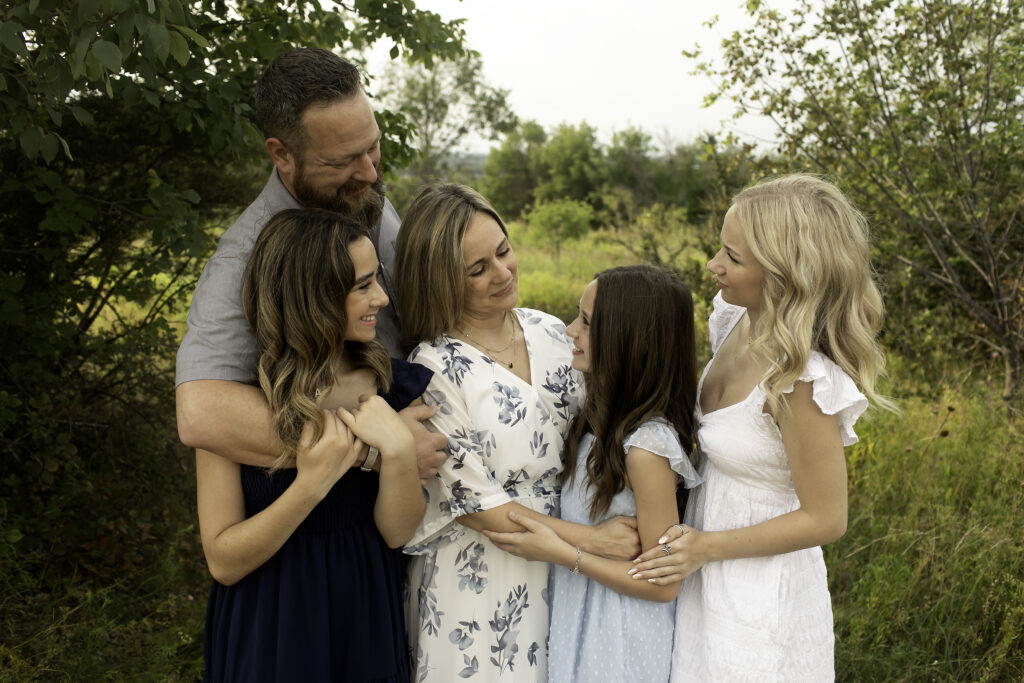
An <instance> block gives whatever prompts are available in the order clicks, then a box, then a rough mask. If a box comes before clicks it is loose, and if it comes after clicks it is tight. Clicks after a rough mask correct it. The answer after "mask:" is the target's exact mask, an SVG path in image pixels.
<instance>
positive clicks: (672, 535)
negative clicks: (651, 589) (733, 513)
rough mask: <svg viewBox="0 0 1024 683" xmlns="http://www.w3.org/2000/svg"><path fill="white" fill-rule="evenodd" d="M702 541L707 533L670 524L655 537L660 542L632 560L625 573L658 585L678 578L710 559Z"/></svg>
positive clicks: (679, 579)
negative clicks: (657, 537)
mask: <svg viewBox="0 0 1024 683" xmlns="http://www.w3.org/2000/svg"><path fill="white" fill-rule="evenodd" d="M706 540H707V534H704V533H701V532H700V531H697V530H696V529H694V528H693V527H690V526H687V525H686V524H675V525H673V526H670V527H669V528H668V531H666V532H665V535H664V536H662V537H661V538H659V539H658V543H660V544H661V545H658V546H655V547H653V548H651V549H650V550H648V551H647V552H645V553H644V554H643V555H641V556H640V557H638V558H636V559H635V560H633V563H634V566H633V568H632V569H630V570H629V571H628V572H627V573H628V574H630V575H631V576H632V577H633V578H634V579H647V580H648V581H649V582H650V583H654V584H658V585H665V584H668V583H672V582H674V581H682V580H683V579H685V578H686V577H687V576H689V575H690V574H692V573H694V572H695V571H697V570H698V569H700V568H701V567H702V566H704V565H705V564H706V563H707V562H709V561H710V559H711V558H710V557H708V555H707V551H706V549H705V546H706V544H707V543H706ZM666 548H668V550H669V552H668V553H666V552H665V549H666Z"/></svg>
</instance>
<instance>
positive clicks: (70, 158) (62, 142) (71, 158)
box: [53, 133, 75, 161]
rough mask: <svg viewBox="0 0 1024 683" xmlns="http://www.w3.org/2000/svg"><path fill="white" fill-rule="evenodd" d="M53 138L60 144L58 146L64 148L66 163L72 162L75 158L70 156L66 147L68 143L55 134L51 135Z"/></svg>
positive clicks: (69, 149) (68, 148)
mask: <svg viewBox="0 0 1024 683" xmlns="http://www.w3.org/2000/svg"><path fill="white" fill-rule="evenodd" d="M53 136H54V137H55V138H57V141H58V142H60V146H61V147H63V148H64V156H66V157H67V158H68V161H74V160H75V157H73V156H71V148H70V147H68V141H67V140H65V139H64V138H62V137H61V136H60V135H57V134H56V133H53Z"/></svg>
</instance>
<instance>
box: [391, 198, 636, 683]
mask: <svg viewBox="0 0 1024 683" xmlns="http://www.w3.org/2000/svg"><path fill="white" fill-rule="evenodd" d="M396 272H398V273H400V274H401V276H400V278H399V279H397V282H396V284H397V288H398V299H399V301H400V302H401V303H400V308H399V313H400V318H401V321H402V328H403V331H404V333H405V335H406V339H407V341H408V342H410V343H412V344H418V345H417V346H416V347H415V348H414V349H413V351H412V354H411V355H410V356H409V359H410V360H411V361H413V362H415V363H419V364H422V365H424V366H426V367H427V368H430V369H431V370H433V371H434V378H433V379H432V380H431V383H430V385H429V386H428V388H427V391H426V392H425V393H424V396H423V398H424V402H425V403H427V404H430V405H436V406H437V408H438V411H437V415H436V416H435V417H434V418H433V420H432V425H433V427H434V428H435V429H437V430H438V431H440V432H442V433H444V434H445V435H447V437H448V446H447V450H448V453H449V458H448V461H447V462H446V464H445V465H444V466H443V467H442V468H441V472H440V473H439V474H438V476H437V477H435V478H434V479H432V480H431V481H429V482H428V483H427V487H426V493H427V497H428V500H427V513H426V516H425V517H424V520H423V523H422V524H421V525H420V528H419V529H418V531H417V532H416V536H415V537H414V538H413V540H412V541H411V542H410V543H409V544H408V545H407V546H406V552H407V553H409V554H412V555H415V557H414V558H413V561H412V562H411V563H410V568H409V585H408V588H409V591H408V595H407V619H406V628H407V629H408V631H409V635H410V647H411V648H412V650H413V654H414V657H415V665H414V666H415V674H414V680H416V681H444V682H445V683H447V682H449V681H453V680H458V679H460V678H466V679H470V680H478V681H484V680H501V681H506V680H519V681H531V682H532V681H538V680H545V679H546V677H547V634H548V608H549V605H548V596H547V586H548V565H547V564H544V563H538V562H528V561H526V560H523V559H521V558H518V557H515V556H513V555H510V554H508V553H505V552H504V551H502V550H500V549H498V548H497V547H496V546H494V545H493V544H492V543H491V541H490V540H488V539H487V537H486V536H484V535H483V534H482V533H480V532H481V531H482V530H484V529H489V530H495V531H515V530H522V527H520V526H519V525H518V524H515V523H514V522H512V521H511V520H510V519H509V517H508V515H509V513H510V512H511V513H517V514H521V515H524V516H528V517H532V518H534V519H538V520H543V521H545V522H546V523H548V524H549V525H550V526H551V527H552V528H553V529H555V531H556V533H558V534H559V535H560V536H562V537H563V538H564V539H565V540H567V541H570V542H571V543H573V545H579V546H581V548H583V549H584V550H587V551H588V552H592V553H595V554H599V555H603V556H611V557H616V558H620V559H628V558H630V557H631V556H634V557H635V552H637V551H638V550H639V542H638V539H637V535H636V529H635V520H632V519H628V518H622V517H616V518H613V519H611V520H608V521H607V522H605V523H604V524H602V525H598V526H595V527H590V526H587V525H577V524H571V523H567V522H562V521H560V520H558V519H552V518H551V517H548V515H551V516H556V515H557V512H558V495H559V481H560V475H561V472H562V448H563V442H564V439H565V433H566V427H567V426H568V424H569V422H570V420H571V419H572V417H573V416H574V415H575V414H576V412H577V410H578V407H579V403H580V390H581V381H580V380H581V378H580V376H579V375H578V373H577V372H576V371H574V370H572V369H571V367H570V363H571V360H572V343H571V342H570V340H569V339H568V337H566V335H565V326H564V325H563V324H562V322H561V321H559V320H558V319H557V318H554V317H552V316H550V315H547V314H545V313H542V312H540V311H534V310H529V309H517V308H515V305H516V302H517V299H518V268H517V263H516V258H515V254H514V252H513V251H512V248H511V245H510V244H509V241H508V231H507V230H506V228H505V225H504V224H503V223H502V221H501V218H500V217H499V216H498V214H497V213H496V212H495V211H494V209H493V208H491V206H490V205H489V204H488V203H487V202H486V200H484V199H483V197H481V196H480V195H479V194H477V193H476V192H474V191H473V190H471V189H470V188H467V187H463V186H459V185H442V186H438V187H431V188H427V189H426V190H424V191H423V192H422V193H421V194H420V196H419V197H417V199H416V201H415V202H414V203H413V206H412V207H411V208H410V210H409V212H408V214H407V215H406V218H405V221H404V222H403V225H402V231H401V233H400V234H399V238H398V242H397V245H396Z"/></svg>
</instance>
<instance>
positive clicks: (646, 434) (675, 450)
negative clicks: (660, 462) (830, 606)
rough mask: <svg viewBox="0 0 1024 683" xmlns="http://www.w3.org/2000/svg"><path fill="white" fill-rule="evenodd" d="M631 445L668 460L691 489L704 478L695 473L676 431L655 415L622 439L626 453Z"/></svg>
mask: <svg viewBox="0 0 1024 683" xmlns="http://www.w3.org/2000/svg"><path fill="white" fill-rule="evenodd" d="M632 446H636V447H637V448H642V449H644V450H645V451H648V452H650V453H654V454H655V455H660V456H661V457H663V458H665V459H666V460H668V464H669V466H670V467H671V468H672V469H673V471H675V472H676V473H678V474H679V475H680V476H682V478H683V481H684V482H686V488H688V489H692V488H693V487H694V486H697V485H699V484H701V483H703V481H704V480H703V479H702V478H701V476H700V475H699V474H697V470H696V469H695V468H694V466H693V463H691V462H690V458H689V457H687V455H686V453H685V452H684V451H683V446H682V444H680V443H679V434H678V432H676V430H675V428H674V427H673V426H672V425H670V424H669V423H668V421H666V420H664V419H662V418H660V417H656V418H653V419H651V420H648V421H647V422H645V423H643V424H642V425H640V426H639V427H637V428H636V430H635V431H633V432H632V433H631V434H630V435H629V436H627V437H626V438H625V439H623V441H622V449H623V450H624V451H625V452H627V453H628V452H629V449H630V447H632Z"/></svg>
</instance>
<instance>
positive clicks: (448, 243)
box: [395, 184, 508, 347]
mask: <svg viewBox="0 0 1024 683" xmlns="http://www.w3.org/2000/svg"><path fill="white" fill-rule="evenodd" d="M480 211H482V212H484V213H486V214H488V215H489V216H491V217H492V218H493V219H494V220H495V221H496V222H497V223H498V226H499V227H500V228H501V231H502V232H503V233H505V236H506V237H507V236H508V229H507V228H506V227H505V223H504V221H502V220H501V216H499V215H498V212H497V211H495V210H494V207H492V206H491V205H490V203H488V201H487V200H486V199H484V198H483V197H482V196H480V193H478V192H477V191H476V190H474V189H472V188H470V187H466V186H465V185H455V184H445V185H431V186H428V187H426V188H424V189H423V190H422V191H421V192H420V193H419V195H418V196H417V197H416V199H415V200H413V203H412V206H411V207H409V211H407V212H406V214H405V218H404V219H403V220H402V228H401V230H400V231H399V233H398V240H397V241H396V243H395V290H396V292H395V293H396V294H397V298H398V315H399V320H401V324H402V338H403V340H404V342H405V344H406V345H407V346H410V347H411V346H415V345H416V344H418V343H420V342H422V341H432V340H434V339H436V338H437V337H439V336H440V335H441V334H443V333H445V332H447V331H449V330H451V329H452V328H453V327H454V326H455V324H456V323H457V322H458V320H459V317H460V316H461V315H462V308H463V305H464V298H465V291H466V263H465V258H464V256H463V251H462V239H463V237H465V235H466V230H467V228H468V227H469V224H470V222H471V221H472V220H473V217H474V216H475V215H476V214H477V212H480Z"/></svg>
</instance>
